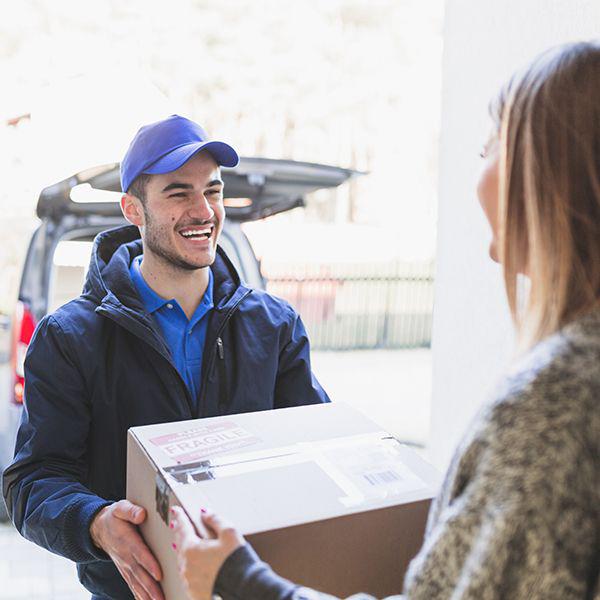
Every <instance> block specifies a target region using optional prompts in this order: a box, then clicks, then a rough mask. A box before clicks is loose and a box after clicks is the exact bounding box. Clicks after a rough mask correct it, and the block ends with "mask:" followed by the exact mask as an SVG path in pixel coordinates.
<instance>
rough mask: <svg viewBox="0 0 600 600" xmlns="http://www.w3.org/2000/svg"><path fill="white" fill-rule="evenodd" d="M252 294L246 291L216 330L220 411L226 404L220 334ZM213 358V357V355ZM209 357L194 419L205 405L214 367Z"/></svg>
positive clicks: (212, 360)
mask: <svg viewBox="0 0 600 600" xmlns="http://www.w3.org/2000/svg"><path fill="white" fill-rule="evenodd" d="M251 293H252V290H248V291H246V293H245V294H244V295H243V296H242V297H241V298H240V299H239V300H238V301H237V302H236V303H235V304H234V305H233V306H232V307H231V308H230V309H229V312H228V313H227V314H226V315H225V318H224V319H223V322H222V323H221V325H220V326H219V329H218V330H217V339H216V340H215V344H216V353H215V354H216V356H218V357H219V367H220V369H219V370H220V371H221V372H220V373H219V379H220V381H219V409H220V411H221V412H222V410H223V409H224V408H225V405H226V404H227V398H226V394H225V390H224V385H223V383H224V371H225V346H224V344H223V339H222V338H221V334H222V333H223V331H224V329H225V327H226V325H227V323H229V319H231V317H232V316H233V315H234V313H235V312H236V311H237V309H238V308H239V306H240V304H241V303H242V301H243V300H244V299H245V298H246V297H247V296H249V295H250V294H251ZM213 356H214V355H213ZM213 356H211V357H210V362H209V363H208V364H207V365H206V371H205V372H203V373H202V382H201V384H200V398H199V402H198V407H197V412H196V415H195V416H196V417H199V416H200V410H201V408H202V407H203V406H204V404H205V400H206V384H207V383H208V374H209V373H210V372H211V371H212V368H213V365H214V358H213Z"/></svg>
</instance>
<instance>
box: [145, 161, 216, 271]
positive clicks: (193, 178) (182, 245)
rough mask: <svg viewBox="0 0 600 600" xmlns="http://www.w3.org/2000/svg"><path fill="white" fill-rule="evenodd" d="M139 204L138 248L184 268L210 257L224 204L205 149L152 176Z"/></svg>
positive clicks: (204, 263)
mask: <svg viewBox="0 0 600 600" xmlns="http://www.w3.org/2000/svg"><path fill="white" fill-rule="evenodd" d="M142 207H143V212H144V225H143V226H142V227H141V228H140V229H141V234H142V240H143V243H144V252H146V251H148V250H149V251H151V252H152V253H153V254H154V255H156V256H157V257H160V258H161V259H162V260H163V261H165V262H167V263H168V264H169V265H170V266H173V267H176V268H179V269H185V270H190V271H191V270H196V269H201V268H203V267H208V266H209V265H211V264H212V263H213V262H214V260H215V252H216V247H217V240H218V239H219V235H220V234H221V230H222V229H223V220H224V219H225V209H224V207H223V181H222V180H221V174H220V170H219V167H218V165H217V163H216V162H215V161H214V159H213V158H212V156H211V155H210V154H208V153H207V152H199V153H198V154H196V155H195V156H193V157H192V158H191V159H190V160H188V161H187V162H186V163H185V164H184V165H183V166H182V167H180V168H179V169H177V170H176V171H172V172H171V173H164V174H162V175H152V176H151V177H150V179H149V181H148V182H147V184H146V197H145V201H144V202H143V205H142Z"/></svg>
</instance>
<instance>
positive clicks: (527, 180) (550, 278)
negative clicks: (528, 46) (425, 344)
mask: <svg viewBox="0 0 600 600" xmlns="http://www.w3.org/2000/svg"><path fill="white" fill-rule="evenodd" d="M494 112H495V115H496V117H497V118H496V127H495V131H494V135H493V136H492V138H491V139H490V141H489V142H488V144H487V146H486V149H485V152H484V158H485V166H484V168H483V171H482V174H481V178H480V182H479V185H478V195H479V198H480V201H481V204H482V207H483V210H484V212H485V214H486V216H487V218H488V220H489V222H490V225H491V228H492V232H493V240H492V244H491V248H490V254H491V256H492V258H494V259H495V260H498V261H499V262H501V263H502V266H503V270H504V279H505V284H506V292H507V296H508V302H509V305H510V309H511V312H512V314H513V317H514V321H515V324H516V328H517V333H518V339H519V344H520V349H521V350H522V356H521V358H520V359H519V360H518V362H517V364H516V365H515V366H514V367H513V369H512V370H511V372H510V373H509V374H508V375H507V377H506V378H505V380H504V382H503V384H502V385H501V386H500V389H499V390H498V391H497V393H496V396H495V398H494V399H493V401H492V402H491V404H489V405H488V406H487V407H486V408H485V409H484V410H483V411H482V412H481V414H480V415H478V417H477V419H476V420H475V422H474V424H473V426H472V427H471V429H470V431H469V433H468V435H467V436H466V438H465V439H464V440H463V442H462V444H461V445H460V447H459V448H458V450H457V452H456V455H455V457H454V460H453V462H452V464H451V466H450V468H449V471H448V474H447V476H446V480H445V483H444V485H443V488H442V490H441V492H440V494H439V496H438V498H437V499H436V501H435V502H434V504H433V506H432V509H431V512H430V515H429V521H428V525H427V532H426V537H425V542H424V544H423V547H422V549H421V551H420V553H419V554H418V556H417V557H416V558H415V559H414V560H413V562H412V563H411V566H410V568H409V571H408V574H407V576H406V580H405V588H404V593H405V595H406V597H408V598H410V599H419V600H420V599H424V600H425V599H426V600H432V599H438V598H455V599H461V600H464V599H477V600H487V599H490V600H491V599H494V600H495V599H498V600H500V599H513V598H515V599H521V598H528V599H529V598H533V599H538V598H539V599H541V598H543V599H545V600H547V599H549V598H560V599H562V600H565V599H569V598H589V599H591V598H597V599H598V598H600V590H599V587H600V586H599V582H598V579H599V572H600V44H596V43H578V44H570V45H567V46H563V47H561V48H558V49H555V50H552V51H550V52H547V53H545V54H544V55H542V56H541V57H539V58H538V59H537V60H536V61H535V62H534V63H533V64H532V65H531V66H530V67H529V68H528V69H527V70H525V71H524V72H523V73H521V74H519V75H517V76H516V77H515V78H513V80H512V81H511V82H510V83H509V84H508V85H507V86H506V88H505V89H504V90H503V92H502V93H501V95H500V97H499V99H498V102H496V105H495V111H494ZM521 274H524V275H526V276H527V278H528V280H529V285H528V290H527V294H526V297H523V296H522V294H521V292H522V291H523V290H524V288H523V286H522V285H518V283H519V279H520V277H519V276H520V275H521ZM173 518H174V529H175V541H176V546H177V552H178V555H179V556H178V558H179V562H180V567H181V572H182V575H183V577H184V579H185V582H186V585H187V586H188V590H189V595H190V597H191V598H194V599H195V598H209V597H210V595H211V593H212V592H213V589H214V591H215V593H218V594H220V595H221V596H222V597H223V598H224V600H227V599H228V598H243V599H244V600H253V599H257V600H258V599H261V600H264V599H268V598H277V599H289V600H299V599H303V598H324V597H325V596H324V595H321V594H319V593H318V592H315V591H312V590H306V589H303V588H299V587H298V586H295V585H294V584H292V583H290V582H288V581H286V580H284V579H282V578H280V577H278V576H277V575H276V574H275V573H273V572H272V571H271V569H270V568H269V567H268V566H267V565H265V564H264V563H261V562H260V560H259V559H258V557H257V556H256V555H255V554H254V552H253V551H252V549H251V548H250V547H249V546H248V545H247V544H245V543H244V540H243V538H242V537H241V536H240V535H239V534H238V533H237V532H236V531H235V529H233V528H232V527H230V526H228V525H227V524H225V523H224V522H223V521H222V520H221V519H220V518H219V517H218V516H216V515H214V514H209V513H204V514H203V521H204V523H205V525H206V526H207V528H208V530H209V531H211V532H212V533H213V535H214V539H207V540H202V539H200V538H198V537H197V536H196V534H195V532H194V529H193V527H192V525H191V524H190V522H189V520H188V519H187V517H186V516H185V514H184V513H183V512H182V511H180V510H175V511H174V513H173ZM363 597H364V596H363Z"/></svg>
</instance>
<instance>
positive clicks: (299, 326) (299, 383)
mask: <svg viewBox="0 0 600 600" xmlns="http://www.w3.org/2000/svg"><path fill="white" fill-rule="evenodd" d="M287 309H288V310H289V311H290V314H291V320H290V323H289V326H288V331H287V335H286V336H285V338H284V345H283V347H282V348H281V350H280V352H279V366H278V369H277V381H276V382H275V401H274V407H275V408H288V407H290V406H301V405H304V404H319V403H323V402H330V399H329V396H328V395H327V393H326V392H325V390H324V389H323V388H322V387H321V384H320V383H319V382H318V381H317V378H316V377H315V376H314V374H313V372H312V370H311V366H310V343H309V341H308V335H307V333H306V329H305V328H304V324H303V323H302V320H301V319H300V316H299V315H298V313H296V311H295V310H294V309H292V308H291V307H290V306H288V307H287Z"/></svg>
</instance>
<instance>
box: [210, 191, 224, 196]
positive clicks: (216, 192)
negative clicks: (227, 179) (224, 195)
mask: <svg viewBox="0 0 600 600" xmlns="http://www.w3.org/2000/svg"><path fill="white" fill-rule="evenodd" d="M220 193H221V190H208V194H209V195H211V196H214V195H215V194H220Z"/></svg>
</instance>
